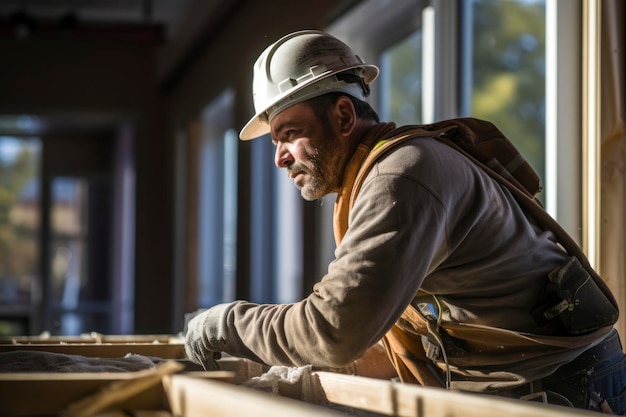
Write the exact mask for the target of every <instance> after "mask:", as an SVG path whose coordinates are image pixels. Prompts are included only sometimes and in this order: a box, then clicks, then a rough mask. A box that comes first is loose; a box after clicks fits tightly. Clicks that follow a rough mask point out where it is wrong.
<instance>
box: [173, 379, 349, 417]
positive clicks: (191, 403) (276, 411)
mask: <svg viewBox="0 0 626 417" xmlns="http://www.w3.org/2000/svg"><path fill="white" fill-rule="evenodd" d="M163 382H164V386H165V388H166V389H165V391H166V393H167V396H168V399H169V403H170V407H171V411H172V414H173V415H175V416H185V417H195V416H211V417H232V416H255V417H294V416H298V417H346V414H345V413H339V412H335V411H332V410H330V409H328V408H325V407H321V406H318V405H314V404H310V403H305V402H303V401H299V400H295V399H291V398H283V397H280V396H276V395H272V394H269V393H265V392H260V391H257V390H254V389H251V388H245V387H242V386H238V385H233V384H225V383H223V382H219V381H213V380H200V379H196V378H192V377H189V376H186V375H171V376H167V377H165V378H164V380H163Z"/></svg>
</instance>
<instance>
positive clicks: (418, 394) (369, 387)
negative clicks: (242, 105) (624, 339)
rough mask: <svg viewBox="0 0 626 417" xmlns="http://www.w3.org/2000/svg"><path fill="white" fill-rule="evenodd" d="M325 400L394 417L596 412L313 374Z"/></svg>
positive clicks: (553, 416) (560, 416)
mask: <svg viewBox="0 0 626 417" xmlns="http://www.w3.org/2000/svg"><path fill="white" fill-rule="evenodd" d="M314 376H317V378H318V381H319V384H320V386H321V390H320V391H321V392H323V393H324V398H320V402H322V403H323V402H324V401H327V402H330V403H333V404H339V405H343V406H347V407H352V408H358V409H362V410H367V411H372V412H376V413H380V414H384V415H387V416H395V417H400V416H401V417H425V416H427V417H461V416H462V417H529V416H533V417H574V416H587V417H589V416H594V415H596V413H590V412H587V411H583V410H579V409H574V408H569V407H560V406H554V405H544V404H540V403H535V402H529V401H521V400H514V399H507V398H502V397H496V396H493V395H479V394H471V393H462V392H456V391H448V390H445V389H442V388H426V387H422V386H418V385H413V384H403V383H395V382H392V381H388V380H380V379H372V378H364V377H358V376H352V375H342V374H336V373H332V372H316V373H314Z"/></svg>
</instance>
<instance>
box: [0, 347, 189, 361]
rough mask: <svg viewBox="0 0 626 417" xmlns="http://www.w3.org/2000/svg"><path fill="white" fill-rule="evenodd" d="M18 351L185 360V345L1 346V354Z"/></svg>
mask: <svg viewBox="0 0 626 417" xmlns="http://www.w3.org/2000/svg"><path fill="white" fill-rule="evenodd" d="M17 350H30V351H33V350H34V351H44V352H53V353H64V354H69V355H82V356H88V357H94V358H123V357H124V356H126V355H127V354H129V353H133V354H136V355H144V356H152V357H157V358H162V359H184V358H185V345H184V344H183V343H176V344H174V343H130V344H124V343H112V344H110V343H101V344H93V343H86V344H83V343H69V344H64V343H61V344H59V343H52V344H43V343H36V344H0V353H2V352H14V351H17Z"/></svg>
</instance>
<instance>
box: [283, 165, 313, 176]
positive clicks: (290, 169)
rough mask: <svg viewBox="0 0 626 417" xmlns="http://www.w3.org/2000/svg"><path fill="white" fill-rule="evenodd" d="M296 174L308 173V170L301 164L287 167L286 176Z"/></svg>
mask: <svg viewBox="0 0 626 417" xmlns="http://www.w3.org/2000/svg"><path fill="white" fill-rule="evenodd" d="M296 172H304V173H307V174H308V173H309V168H308V167H307V166H306V165H304V164H303V163H301V162H294V163H293V164H291V165H289V166H288V167H287V175H289V176H291V175H292V174H293V173H296Z"/></svg>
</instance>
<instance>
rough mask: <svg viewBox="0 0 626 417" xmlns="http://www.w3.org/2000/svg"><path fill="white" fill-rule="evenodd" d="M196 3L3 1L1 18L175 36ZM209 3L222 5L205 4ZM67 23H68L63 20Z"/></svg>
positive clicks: (155, 0) (189, 0)
mask: <svg viewBox="0 0 626 417" xmlns="http://www.w3.org/2000/svg"><path fill="white" fill-rule="evenodd" d="M193 2H194V0H0V18H2V19H5V20H15V19H26V20H30V21H32V22H37V21H46V22H50V21H55V20H56V21H59V22H62V21H64V22H65V23H66V24H69V23H72V24H76V23H80V22H89V23H151V24H158V25H163V27H164V33H165V36H166V38H171V37H173V36H175V35H176V33H177V31H178V30H179V24H180V23H181V22H182V21H183V20H184V19H185V16H186V13H188V11H189V10H190V9H191V6H192V3H193ZM205 2H206V3H220V2H221V0H220V1H210V0H205ZM64 19H65V20H64ZM72 19H73V20H72Z"/></svg>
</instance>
